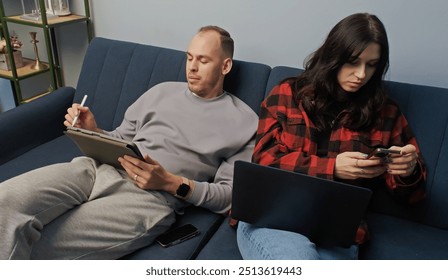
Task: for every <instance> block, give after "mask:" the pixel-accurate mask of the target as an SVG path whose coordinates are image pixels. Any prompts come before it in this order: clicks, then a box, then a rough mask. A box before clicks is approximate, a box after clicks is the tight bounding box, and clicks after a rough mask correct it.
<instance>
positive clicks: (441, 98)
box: [386, 81, 448, 228]
mask: <svg viewBox="0 0 448 280" xmlns="http://www.w3.org/2000/svg"><path fill="white" fill-rule="evenodd" d="M386 86H387V87H388V89H389V95H390V96H391V97H392V98H393V99H394V100H395V101H396V102H398V104H400V108H401V110H402V112H403V114H404V115H405V116H406V119H407V120H408V122H409V125H410V127H411V128H412V131H413V132H414V134H415V136H416V138H417V142H418V144H419V147H420V149H421V151H422V155H423V159H424V161H425V164H426V166H427V169H428V177H427V184H426V191H427V199H426V202H425V203H424V204H423V206H422V208H423V209H421V210H420V211H421V213H422V216H420V215H418V216H417V218H422V219H423V221H424V222H425V223H427V224H429V225H432V226H436V227H441V228H448V129H447V128H448V110H447V107H448V89H444V88H436V87H430V86H422V85H414V84H406V83H398V82H390V81H388V82H386Z"/></svg>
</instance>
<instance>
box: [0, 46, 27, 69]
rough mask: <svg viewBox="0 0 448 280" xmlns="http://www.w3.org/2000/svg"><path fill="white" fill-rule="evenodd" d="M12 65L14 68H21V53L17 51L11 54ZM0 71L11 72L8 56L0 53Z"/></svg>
mask: <svg viewBox="0 0 448 280" xmlns="http://www.w3.org/2000/svg"><path fill="white" fill-rule="evenodd" d="M12 54H13V58H14V63H15V64H16V68H20V67H23V57H22V52H21V51H19V50H15V51H13V52H12ZM0 69H2V70H7V71H10V70H11V65H10V64H9V54H7V53H0Z"/></svg>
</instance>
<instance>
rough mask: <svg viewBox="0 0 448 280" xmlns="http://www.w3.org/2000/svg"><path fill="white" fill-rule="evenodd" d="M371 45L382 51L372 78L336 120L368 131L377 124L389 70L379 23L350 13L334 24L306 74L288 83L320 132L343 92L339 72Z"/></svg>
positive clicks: (329, 119)
mask: <svg viewBox="0 0 448 280" xmlns="http://www.w3.org/2000/svg"><path fill="white" fill-rule="evenodd" d="M371 43H377V44H379V45H380V48H381V55H380V59H379V61H378V63H377V66H376V70H375V73H374V74H373V76H372V77H371V79H370V80H369V81H368V82H367V84H365V85H364V86H363V87H362V88H360V89H359V91H358V92H357V93H356V94H353V95H352V96H350V100H349V102H348V103H347V107H345V109H346V111H348V112H349V113H347V114H345V115H342V116H341V118H339V119H338V120H337V121H338V122H339V124H341V125H343V126H344V127H347V128H350V129H353V130H367V129H370V128H372V127H373V126H375V125H376V124H378V121H379V119H380V118H379V112H380V110H381V108H382V107H383V105H384V103H385V101H386V94H385V91H384V88H383V82H382V81H383V78H384V75H385V73H386V72H387V69H388V68H389V44H388V40H387V34H386V30H385V28H384V25H383V24H382V22H381V21H380V20H379V19H378V18H377V17H376V16H374V15H370V14H367V13H359V14H353V15H351V16H348V17H346V18H344V19H343V20H341V21H340V22H339V23H338V24H336V25H335V26H334V27H333V29H332V30H331V31H330V33H329V34H328V37H327V39H326V40H325V42H324V44H323V45H322V46H321V47H320V48H319V49H318V50H317V51H315V52H314V53H313V54H311V56H310V57H309V58H308V60H307V62H306V63H305V71H304V72H303V73H302V74H301V75H299V76H298V77H297V78H295V79H293V80H290V83H291V86H292V89H293V92H294V96H295V98H296V100H297V101H298V100H300V99H301V100H302V101H303V106H304V108H305V110H306V111H307V113H308V114H309V115H310V116H312V119H313V121H314V122H315V125H316V126H317V128H318V129H319V130H324V129H328V128H329V127H330V126H331V122H332V121H334V116H331V117H330V116H329V115H328V113H327V112H328V111H329V110H332V109H333V107H334V106H337V105H336V104H337V103H338V96H340V95H341V93H342V92H343V89H342V88H341V87H340V85H339V83H338V79H337V75H338V72H339V70H340V69H341V68H342V66H343V65H344V64H345V63H348V62H350V61H351V59H353V57H358V56H359V55H360V54H361V53H362V52H363V51H364V49H365V48H366V47H367V46H368V45H369V44H371Z"/></svg>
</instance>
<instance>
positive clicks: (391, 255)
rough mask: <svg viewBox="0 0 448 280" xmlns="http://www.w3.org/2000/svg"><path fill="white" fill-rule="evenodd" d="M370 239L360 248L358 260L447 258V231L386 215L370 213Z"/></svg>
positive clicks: (368, 217) (368, 219) (368, 218)
mask: <svg viewBox="0 0 448 280" xmlns="http://www.w3.org/2000/svg"><path fill="white" fill-rule="evenodd" d="M367 223H368V225H369V231H370V234H371V240H370V241H369V242H368V243H367V244H365V245H363V246H362V248H361V250H360V258H361V259H372V260H411V259H415V260H425V259H432V260H435V259H448V231H446V230H443V229H439V228H435V227H431V226H427V225H424V224H421V223H416V222H412V221H409V220H405V219H400V218H396V217H393V216H389V215H383V214H377V213H373V212H372V213H369V214H368V216H367Z"/></svg>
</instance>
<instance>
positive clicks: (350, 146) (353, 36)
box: [238, 14, 426, 259]
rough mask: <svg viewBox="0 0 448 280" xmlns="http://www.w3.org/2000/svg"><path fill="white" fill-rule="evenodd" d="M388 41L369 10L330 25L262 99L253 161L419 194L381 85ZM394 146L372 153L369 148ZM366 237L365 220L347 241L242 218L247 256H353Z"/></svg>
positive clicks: (410, 141)
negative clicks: (294, 71)
mask: <svg viewBox="0 0 448 280" xmlns="http://www.w3.org/2000/svg"><path fill="white" fill-rule="evenodd" d="M388 66H389V45H388V40H387V35H386V31H385V28H384V26H383V24H382V22H381V21H380V20H379V19H378V18H377V17H376V16H374V15H370V14H353V15H351V16H348V17H346V18H345V19H343V20H341V21H340V22H339V23H338V24H336V26H335V27H334V28H333V29H332V30H331V31H330V33H329V35H328V37H327V39H326V40H325V42H324V44H323V45H322V46H321V47H320V48H319V49H318V50H317V51H316V52H314V54H312V55H311V56H310V58H309V59H308V61H307V63H306V65H305V71H304V72H303V73H302V74H301V75H299V76H298V77H296V78H290V79H287V80H285V81H283V82H281V83H280V85H278V86H276V87H275V88H274V89H273V90H272V91H271V93H270V95H269V96H268V97H267V98H266V100H264V102H263V103H262V106H261V114H260V121H259V126H258V132H257V143H256V147H255V151H254V154H253V161H254V162H257V163H260V164H263V165H269V166H273V167H277V168H282V169H286V170H290V171H296V172H302V173H306V174H308V175H313V176H319V177H325V178H327V179H330V180H338V181H344V182H347V183H350V184H356V185H360V186H366V187H373V186H376V187H378V186H385V187H387V188H388V189H389V190H390V191H391V193H392V195H395V196H397V197H398V198H400V199H401V200H406V201H407V202H416V201H418V200H421V199H422V198H423V197H424V190H423V182H424V180H425V177H426V170H425V168H424V165H423V162H422V160H421V157H420V156H419V148H418V145H417V142H416V139H415V137H414V136H413V134H412V132H411V130H410V128H409V126H408V123H407V121H406V119H405V118H404V116H403V115H402V113H401V112H400V109H399V108H398V106H397V104H396V103H394V102H393V101H392V100H390V99H389V98H388V97H387V96H386V93H385V90H384V88H383V82H382V81H383V77H384V75H385V73H386V72H387V69H388ZM379 147H381V148H389V149H393V150H398V151H399V153H398V154H391V155H388V156H387V157H383V158H380V157H378V156H372V157H370V156H369V154H370V153H371V152H372V151H373V150H374V149H375V148H379ZM366 239H367V227H366V225H365V223H363V224H362V225H361V226H360V227H359V229H358V232H357V234H356V240H355V241H356V242H355V243H356V245H353V246H351V247H350V248H339V247H322V246H320V245H319V244H314V243H312V242H311V241H310V240H309V239H308V238H307V237H305V236H303V235H300V234H298V233H293V232H287V231H281V230H274V229H268V228H257V227H255V226H252V225H250V224H247V223H244V222H240V223H239V225H238V246H239V248H240V251H241V254H242V255H243V257H244V258H246V259H356V258H357V256H358V245H357V244H361V243H363V242H364V241H365V240H366Z"/></svg>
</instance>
